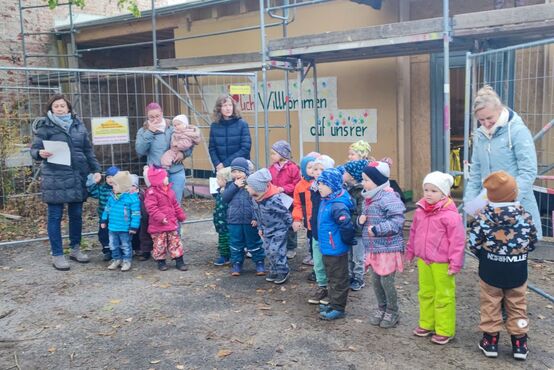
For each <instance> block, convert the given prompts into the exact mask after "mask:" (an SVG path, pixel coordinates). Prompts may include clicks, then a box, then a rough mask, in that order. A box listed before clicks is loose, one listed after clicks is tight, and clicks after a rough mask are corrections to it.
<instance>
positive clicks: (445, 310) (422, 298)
mask: <svg viewBox="0 0 554 370" xmlns="http://www.w3.org/2000/svg"><path fill="white" fill-rule="evenodd" d="M417 268H418V271H419V292H418V294H417V297H418V299H419V326H420V327H421V328H422V329H427V330H433V331H434V332H435V333H436V334H437V335H444V336H447V337H453V336H454V334H455V333H456V280H455V278H454V275H448V263H431V264H429V265H428V264H426V263H425V262H423V260H421V259H418V260H417Z"/></svg>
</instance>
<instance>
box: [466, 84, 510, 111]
mask: <svg viewBox="0 0 554 370" xmlns="http://www.w3.org/2000/svg"><path fill="white" fill-rule="evenodd" d="M485 107H491V108H497V109H501V108H502V107H504V105H503V104H502V101H501V100H500V97H499V96H498V94H497V93H496V91H494V89H493V88H492V87H491V86H490V85H485V86H483V87H482V88H480V89H479V90H478V91H477V96H476V97H475V100H473V114H474V115H475V114H476V113H477V112H479V111H480V110H481V109H483V108H485Z"/></svg>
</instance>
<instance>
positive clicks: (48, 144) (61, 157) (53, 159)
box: [42, 140, 71, 166]
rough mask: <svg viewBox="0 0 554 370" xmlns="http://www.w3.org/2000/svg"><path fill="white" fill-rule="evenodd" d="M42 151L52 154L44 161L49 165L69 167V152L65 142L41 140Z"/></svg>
mask: <svg viewBox="0 0 554 370" xmlns="http://www.w3.org/2000/svg"><path fill="white" fill-rule="evenodd" d="M42 144H43V145H44V150H46V151H47V152H50V153H52V155H51V156H50V157H48V158H47V159H46V160H47V161H48V162H50V163H56V164H63V165H65V166H71V152H70V151H69V146H68V145H67V143H66V142H65V141H50V140H43V141H42Z"/></svg>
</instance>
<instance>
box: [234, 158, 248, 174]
mask: <svg viewBox="0 0 554 370" xmlns="http://www.w3.org/2000/svg"><path fill="white" fill-rule="evenodd" d="M231 170H238V171H241V172H244V173H245V174H246V176H248V175H250V166H249V165H248V160H247V159H245V158H242V157H238V158H235V159H233V161H232V162H231Z"/></svg>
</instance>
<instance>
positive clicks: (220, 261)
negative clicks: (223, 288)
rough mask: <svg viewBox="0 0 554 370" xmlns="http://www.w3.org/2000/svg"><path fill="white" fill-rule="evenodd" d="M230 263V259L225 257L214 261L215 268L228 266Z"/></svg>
mask: <svg viewBox="0 0 554 370" xmlns="http://www.w3.org/2000/svg"><path fill="white" fill-rule="evenodd" d="M230 263H231V262H230V261H229V258H227V257H223V256H221V257H219V258H218V259H216V260H215V261H214V265H215V266H223V265H228V264H230Z"/></svg>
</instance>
